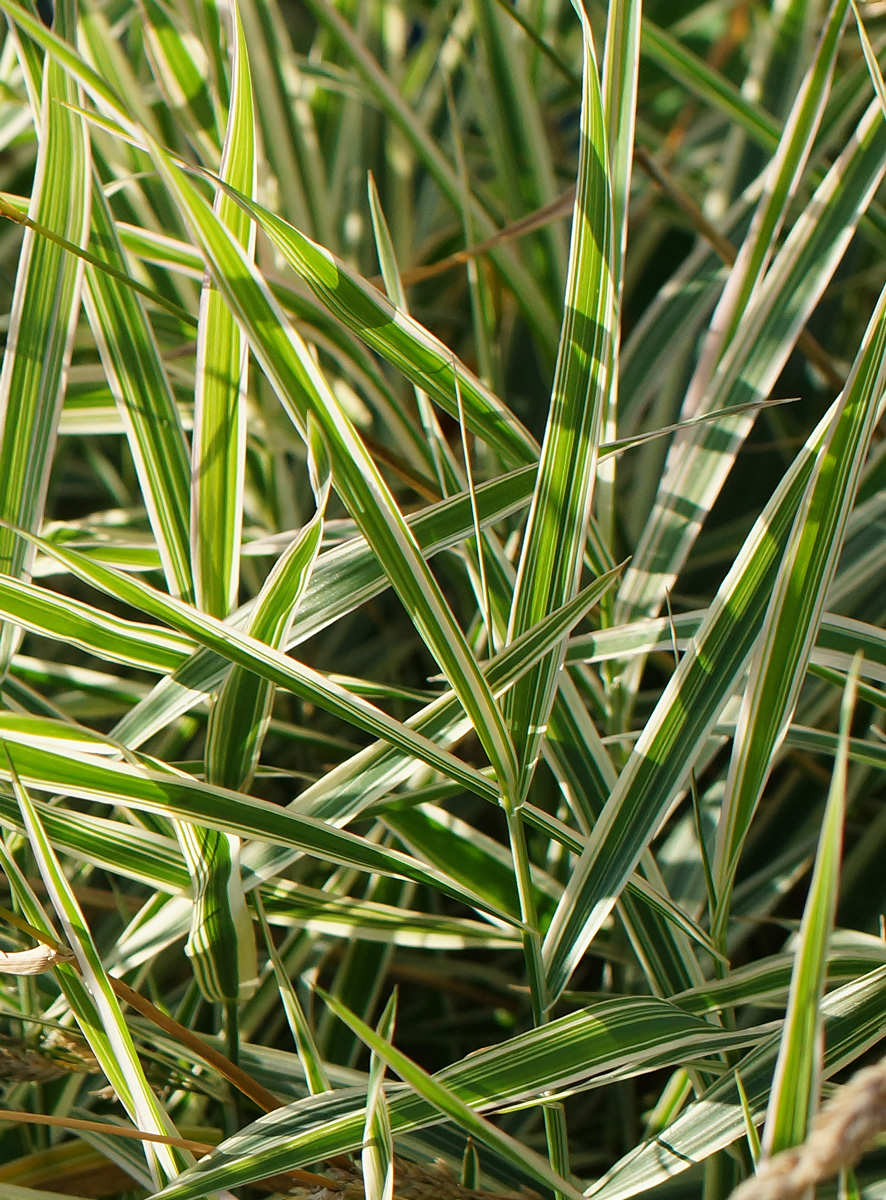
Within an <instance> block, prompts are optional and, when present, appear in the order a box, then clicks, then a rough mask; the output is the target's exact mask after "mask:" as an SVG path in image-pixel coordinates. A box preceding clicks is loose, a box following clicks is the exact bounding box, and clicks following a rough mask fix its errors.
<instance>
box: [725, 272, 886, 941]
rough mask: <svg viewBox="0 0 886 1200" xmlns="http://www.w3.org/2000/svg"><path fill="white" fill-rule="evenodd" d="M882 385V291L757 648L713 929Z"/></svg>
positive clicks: (800, 667)
mask: <svg viewBox="0 0 886 1200" xmlns="http://www.w3.org/2000/svg"><path fill="white" fill-rule="evenodd" d="M884 385H886V291H884V292H883V294H882V295H881V297H880V300H879V302H878V304H877V307H876V309H875V311H874V314H873V315H872V317H871V321H870V324H869V325H868V329H867V332H866V333H865V337H864V340H863V344H862V347H861V350H860V352H859V354H858V356H857V357H856V360H855V363H854V365H853V368H852V372H851V375H850V378H849V380H848V381H847V384H846V387H845V389H844V391H843V393H842V396H841V398H840V400H839V401H838V402H837V404H836V408H835V412H834V415H833V418H832V424H831V426H830V428H829V430H828V434H827V437H826V440H825V442H824V444H823V446H822V448H821V450H820V451H819V462H818V464H817V470H816V472H815V475H814V478H813V480H812V482H811V484H810V487H809V492H808V494H807V496H805V497H804V502H803V505H802V507H801V509H800V512H799V514H798V516H797V520H796V523H795V527H794V530H793V531H792V533H791V537H790V540H789V542H788V546H787V550H786V552H785V556H784V560H783V562H782V564H781V566H780V568H779V574H778V578H777V582H776V585H775V590H774V592H773V595H772V600H771V602H770V605H769V609H768V612H767V616H766V620H765V624H764V630H763V635H762V638H761V640H760V642H759V644H758V646H757V648H756V651H755V655H754V659H753V662H752V664H751V674H750V679H749V681H748V685H747V688H746V689H745V693H744V700H743V705H742V712H741V716H740V719H739V725H738V728H737V730H736V739H735V744H734V749H733V756H732V761H731V763H730V769H729V776H728V779H727V785H726V796H725V797H724V801H723V810H722V814H721V818H720V825H719V828H718V833H717V848H716V854H715V861H714V880H715V888H716V892H717V912H716V914H715V915H714V919H713V929H714V932H715V934H717V935H720V934H722V931H723V929H724V927H725V922H726V920H727V915H728V911H729V901H730V896H731V890H732V883H733V880H734V878H735V872H736V869H737V865H738V858H739V855H740V853H741V847H742V845H743V843H744V839H745V836H746V833H747V830H748V827H749V825H750V822H751V819H752V817H753V814H754V811H755V809H756V806H757V803H758V801H759V797H760V795H761V793H762V790H763V787H764V786H765V782H766V779H767V778H768V775H769V771H770V768H771V762H772V756H773V754H774V753H775V751H776V750H777V748H778V745H779V741H780V739H781V737H782V735H783V731H784V730H785V729H786V728H787V725H788V724H789V722H790V720H791V716H792V714H793V710H794V707H795V705H796V702H797V697H798V695H799V691H800V687H801V685H802V682H803V679H804V678H805V675H806V670H807V667H808V663H809V656H810V652H811V649H812V645H813V643H814V640H815V635H816V632H817V630H818V625H819V621H820V619H821V613H822V610H823V608H824V602H825V597H826V595H827V590H828V588H829V586H830V582H831V579H832V577H833V574H834V572H835V570H836V566H837V560H838V555H839V552H840V549H841V547H842V545H843V540H844V537H845V534H846V526H847V522H848V518H849V513H850V511H851V508H852V505H853V503H854V500H855V495H856V491H857V488H858V483H859V479H860V476H861V470H862V466H863V464H864V460H865V457H866V455H867V453H868V448H869V445H870V440H871V436H872V434H873V431H874V428H875V426H876V423H877V421H878V419H879V415H880V414H881V413H882V409H883V400H882V395H883V388H884Z"/></svg>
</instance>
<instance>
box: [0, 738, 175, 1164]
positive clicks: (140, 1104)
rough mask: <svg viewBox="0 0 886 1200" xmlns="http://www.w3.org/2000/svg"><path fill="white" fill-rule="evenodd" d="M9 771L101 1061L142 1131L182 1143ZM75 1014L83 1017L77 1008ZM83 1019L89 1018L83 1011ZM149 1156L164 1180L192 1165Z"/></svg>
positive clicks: (166, 1152) (156, 1151)
mask: <svg viewBox="0 0 886 1200" xmlns="http://www.w3.org/2000/svg"><path fill="white" fill-rule="evenodd" d="M4 766H5V768H6V773H7V774H9V775H10V777H11V781H12V786H13V789H14V791H15V795H16V799H17V801H18V804H19V808H20V809H21V814H22V819H23V821H24V824H25V828H26V829H27V832H28V838H29V840H30V843H31V848H32V850H33V853H34V857H35V859H36V861H37V865H38V867H39V869H40V873H41V875H42V877H43V882H44V884H45V885H46V890H47V893H48V894H49V896H50V898H51V899H52V903H53V906H54V908H55V910H56V913H57V914H58V917H59V920H60V922H61V924H62V927H63V929H64V931H65V935H66V937H67V939H68V943H69V944H70V946H71V948H72V950H73V951H74V954H75V955H76V957H77V963H78V967H79V970H80V972H81V973H82V976H83V981H84V983H85V986H86V989H87V992H88V994H89V996H90V997H91V1001H92V1003H93V1004H94V1005H95V1010H96V1015H97V1016H99V1018H100V1024H99V1028H100V1030H101V1036H100V1037H98V1038H97V1040H96V1042H95V1050H96V1052H97V1054H100V1055H101V1057H100V1061H101V1063H102V1067H103V1069H104V1070H105V1071H106V1072H107V1073H108V1078H109V1079H111V1081H112V1082H113V1083H114V1084H115V1086H116V1087H117V1089H118V1092H119V1094H120V1098H121V1100H123V1102H124V1104H125V1105H126V1107H127V1109H128V1110H129V1113H130V1116H131V1117H132V1120H133V1123H134V1124H135V1126H136V1128H137V1129H146V1130H148V1131H149V1132H150V1133H159V1134H165V1135H168V1136H171V1137H174V1138H177V1137H178V1131H177V1130H176V1129H175V1127H174V1125H173V1124H172V1122H171V1121H170V1119H169V1117H168V1116H167V1114H166V1113H165V1111H164V1110H163V1109H162V1108H161V1106H160V1104H159V1103H158V1101H157V1099H156V1097H155V1096H154V1093H153V1092H152V1091H151V1089H150V1087H149V1085H148V1083H147V1080H146V1079H145V1077H144V1071H143V1070H142V1067H141V1064H140V1063H139V1061H138V1057H137V1055H136V1053H135V1048H134V1046H133V1044H132V1039H131V1037H130V1034H129V1030H128V1029H127V1028H126V1023H125V1021H124V1020H123V1014H122V1013H121V1011H120V1007H119V1005H118V1003H117V999H116V997H115V996H114V993H113V990H112V988H111V985H110V983H109V981H108V978H107V976H106V974H105V971H104V968H103V966H102V963H101V959H100V958H99V955H98V952H97V951H96V948H95V946H94V944H93V941H92V938H91V936H90V934H89V931H88V927H87V925H86V922H85V920H84V918H83V914H82V912H81V911H80V907H79V905H78V903H77V900H76V898H75V896H74V893H73V890H72V889H71V886H70V884H69V882H68V880H67V878H66V877H65V874H64V872H63V871H62V869H61V866H60V864H59V862H58V859H57V858H56V856H55V852H54V851H53V849H52V846H51V845H50V843H49V840H48V838H47V837H46V834H45V831H44V829H43V826H42V824H41V821H40V818H39V815H38V813H37V810H36V809H35V807H34V805H33V804H32V803H31V800H30V797H29V796H28V794H27V791H26V790H25V788H24V786H23V785H22V783H21V781H20V779H19V778H18V775H17V772H16V770H15V768H14V766H13V765H12V760H11V759H10V758H9V756H8V754H7V755H6V763H5V764H4ZM72 1006H73V1005H72ZM75 1011H77V1009H76V1008H75ZM78 1015H83V1009H82V1007H81V1008H80V1013H79V1014H78ZM84 1032H86V1033H87V1037H88V1036H89V1030H88V1028H84ZM96 1032H97V1031H96ZM105 1039H107V1041H105ZM108 1049H111V1050H112V1054H111V1055H110V1056H109V1055H108V1053H107V1050H108ZM144 1150H145V1153H146V1154H147V1156H148V1163H149V1165H150V1166H151V1168H152V1174H154V1176H155V1178H156V1177H157V1174H158V1173H159V1175H160V1177H161V1178H163V1177H164V1176H165V1177H167V1178H168V1177H170V1176H172V1175H175V1174H177V1173H178V1172H179V1171H180V1170H181V1169H182V1168H183V1167H184V1166H186V1165H187V1163H188V1162H189V1160H190V1156H189V1155H185V1154H184V1153H183V1152H182V1151H180V1150H176V1149H174V1148H173V1147H166V1146H162V1145H154V1144H153V1143H145V1145H144Z"/></svg>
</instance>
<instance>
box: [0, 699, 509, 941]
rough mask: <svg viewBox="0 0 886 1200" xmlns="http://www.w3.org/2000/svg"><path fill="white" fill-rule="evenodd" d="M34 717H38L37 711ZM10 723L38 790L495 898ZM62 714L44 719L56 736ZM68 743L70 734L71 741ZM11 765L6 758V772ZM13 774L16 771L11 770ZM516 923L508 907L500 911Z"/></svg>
mask: <svg viewBox="0 0 886 1200" xmlns="http://www.w3.org/2000/svg"><path fill="white" fill-rule="evenodd" d="M30 720H31V721H32V722H34V721H39V720H40V719H39V718H31V719H30ZM2 724H3V728H4V731H5V737H6V741H7V744H8V746H9V753H10V757H11V758H12V759H13V762H14V763H15V765H16V768H17V770H18V771H19V773H20V774H21V776H22V780H23V782H24V783H25V785H26V786H29V787H31V788H36V789H37V790H38V791H44V792H53V793H64V794H67V795H71V796H80V797H82V798H84V799H88V800H91V801H97V802H99V803H103V804H109V805H111V806H112V807H115V806H117V805H118V804H123V805H127V806H129V807H131V808H133V809H135V810H136V811H139V812H144V813H158V814H160V815H161V816H166V817H169V818H173V819H177V820H184V821H189V822H191V823H192V824H200V825H207V826H209V827H210V828H213V829H218V830H220V831H221V832H223V833H232V832H234V833H237V834H238V835H240V836H242V837H244V838H253V839H256V840H259V841H263V842H269V843H271V844H278V845H280V846H291V847H293V848H296V849H298V850H301V851H303V852H304V853H307V854H311V855H314V856H315V857H317V858H320V859H324V860H326V861H328V862H335V863H341V864H343V865H345V866H350V867H356V868H357V869H358V870H364V871H369V872H379V873H381V874H383V875H396V876H398V877H399V878H403V879H412V880H414V881H415V882H416V883H425V884H428V885H429V886H430V887H432V888H439V889H440V890H441V891H443V892H445V893H446V894H447V895H451V896H454V897H455V898H457V899H459V900H461V901H462V902H463V903H466V904H467V905H468V906H470V907H472V908H478V909H480V910H481V911H488V909H489V906H488V905H487V904H486V903H484V902H483V901H482V900H480V898H479V897H476V896H474V895H473V894H472V893H470V892H469V891H468V890H467V889H465V888H463V887H461V886H460V885H459V884H458V882H457V881H455V880H451V879H449V878H448V877H446V876H444V875H443V874H442V873H441V872H439V871H436V870H434V869H433V868H430V867H425V866H423V865H422V864H421V863H418V862H416V861H415V860H414V859H411V858H410V857H409V856H407V855H405V854H400V853H398V852H397V851H395V850H388V849H384V848H380V847H377V846H374V845H373V844H372V843H370V842H367V841H366V840H365V839H364V838H361V837H357V836H356V835H354V834H350V833H346V832H345V831H344V830H340V829H335V828H333V827H331V826H329V825H327V824H325V823H324V822H322V821H315V820H313V819H312V818H310V817H304V816H301V815H300V814H295V813H291V812H288V811H287V810H285V809H280V808H278V807H277V806H275V805H273V804H269V803H267V802H265V801H261V800H254V799H252V798H251V797H249V796H244V795H241V794H240V793H237V792H231V791H227V790H225V789H224V788H219V787H213V786H212V785H210V784H207V783H201V782H200V781H198V780H195V779H192V778H191V777H190V776H187V775H179V774H175V773H173V772H172V771H171V770H169V769H167V770H165V771H160V770H157V769H152V768H151V767H150V766H148V767H144V766H141V765H138V766H130V765H129V764H124V763H119V762H109V761H107V760H105V759H102V758H100V757H99V756H98V755H88V754H75V753H74V752H73V751H72V750H70V749H69V748H68V747H67V745H65V743H64V742H63V741H62V742H60V743H59V745H58V748H52V749H50V748H48V747H47V745H46V744H45V738H44V739H43V741H44V744H42V745H41V744H40V740H39V735H37V737H35V736H34V734H33V733H31V732H29V731H19V730H18V729H16V728H14V727H13V728H9V722H8V721H4V722H3V723H2ZM56 724H57V723H55V722H46V721H44V722H43V723H42V731H43V732H44V733H46V734H47V735H49V736H50V737H51V736H52V734H53V733H55V726H56ZM68 744H69V741H68ZM3 773H4V768H3V765H2V764H0V776H2V775H3ZM6 774H7V775H8V774H9V772H8V771H6ZM494 915H495V916H497V917H500V918H502V919H504V920H505V921H506V922H507V923H509V924H512V925H513V924H517V922H515V920H514V918H513V917H510V916H509V915H508V914H506V913H498V912H496V913H494Z"/></svg>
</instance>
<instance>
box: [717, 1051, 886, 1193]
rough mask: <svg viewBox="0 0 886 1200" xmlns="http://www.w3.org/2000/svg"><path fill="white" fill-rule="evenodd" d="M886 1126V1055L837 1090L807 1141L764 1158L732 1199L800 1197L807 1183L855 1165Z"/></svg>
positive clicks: (825, 1177) (818, 1117) (822, 1111)
mask: <svg viewBox="0 0 886 1200" xmlns="http://www.w3.org/2000/svg"><path fill="white" fill-rule="evenodd" d="M884 1131H886V1058H884V1059H881V1060H880V1062H878V1063H877V1064H876V1065H875V1066H873V1067H865V1068H864V1070H862V1071H859V1072H858V1074H857V1075H854V1076H853V1077H852V1079H850V1080H849V1082H848V1083H847V1084H845V1086H843V1087H841V1088H840V1089H839V1090H838V1091H837V1092H835V1093H834V1095H833V1096H832V1097H831V1098H830V1100H829V1101H828V1102H827V1104H825V1106H824V1107H823V1108H822V1110H821V1112H820V1113H819V1114H818V1116H817V1117H816V1118H815V1120H814V1121H813V1123H812V1128H811V1130H810V1132H809V1137H808V1138H807V1139H806V1141H805V1142H802V1143H801V1144H800V1145H799V1146H792V1147H791V1148H790V1149H789V1150H782V1151H781V1153H780V1154H774V1155H773V1156H772V1158H767V1159H764V1160H763V1161H762V1162H761V1163H760V1164H759V1166H758V1167H757V1174H756V1175H754V1176H753V1177H752V1178H751V1179H746V1180H745V1181H744V1183H742V1184H740V1185H739V1186H738V1187H737V1188H736V1189H735V1191H734V1192H733V1193H732V1198H731V1200H797V1198H798V1197H799V1196H801V1195H802V1194H803V1192H805V1191H806V1190H807V1188H810V1187H813V1186H814V1185H815V1184H816V1183H820V1182H821V1181H822V1180H824V1179H829V1178H830V1177H831V1176H832V1175H836V1174H837V1173H838V1172H839V1171H842V1170H844V1169H845V1168H846V1167H851V1166H852V1165H853V1164H854V1163H855V1162H856V1161H857V1160H858V1159H859V1158H860V1157H861V1155H862V1154H863V1153H864V1151H865V1150H866V1149H867V1148H868V1146H870V1144H871V1142H872V1141H873V1140H874V1138H875V1137H876V1136H877V1135H878V1134H880V1133H883V1132H884Z"/></svg>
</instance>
